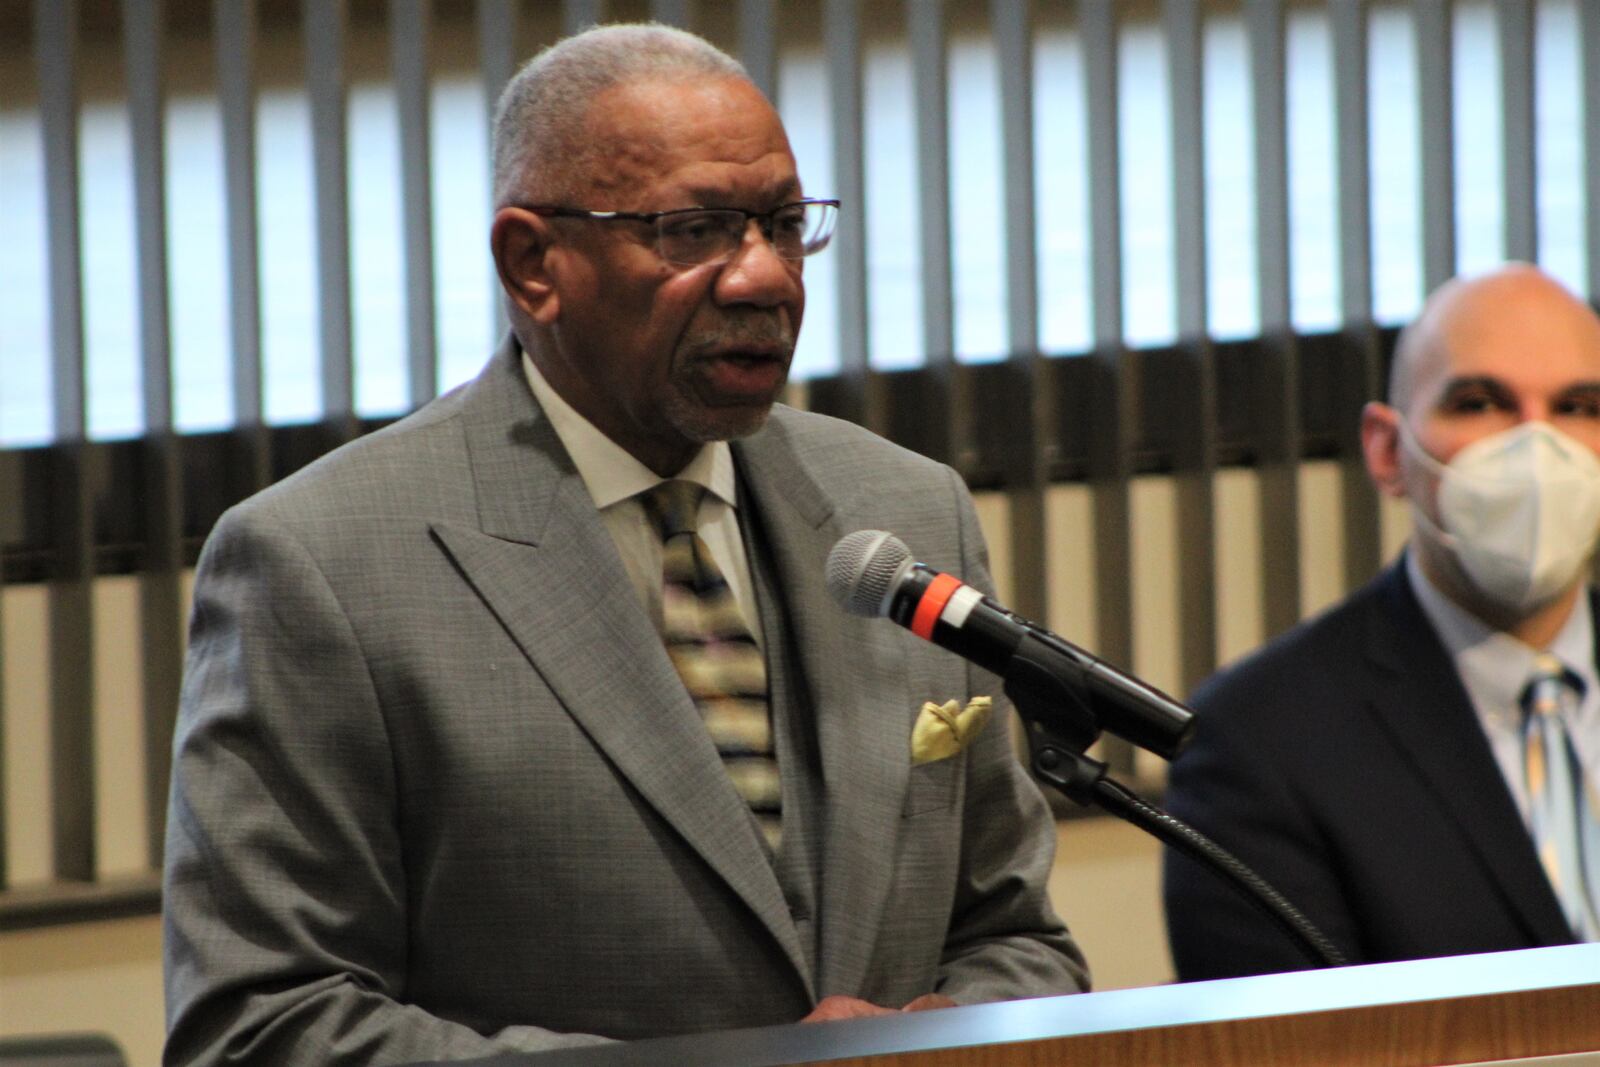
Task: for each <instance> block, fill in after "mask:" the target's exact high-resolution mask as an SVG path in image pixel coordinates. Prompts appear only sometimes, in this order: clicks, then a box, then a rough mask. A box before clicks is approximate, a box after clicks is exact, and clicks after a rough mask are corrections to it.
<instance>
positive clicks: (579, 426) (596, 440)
mask: <svg viewBox="0 0 1600 1067" xmlns="http://www.w3.org/2000/svg"><path fill="white" fill-rule="evenodd" d="M522 372H523V375H524V376H525V377H526V378H527V380H528V387H529V388H530V389H532V390H533V396H534V399H535V400H537V401H538V402H539V406H540V407H541V408H543V409H544V413H545V416H546V417H547V418H548V419H549V420H550V425H551V427H553V428H554V429H555V431H556V436H557V437H558V438H560V439H561V444H562V447H564V448H565V449H566V450H567V454H568V455H569V456H571V457H572V463H573V465H574V466H575V467H577V468H578V476H579V477H580V478H582V479H583V484H584V487H585V488H587V489H588V490H589V496H590V498H591V499H593V500H594V506H595V507H596V508H597V509H599V510H602V511H603V510H605V509H606V508H609V507H611V506H612V505H613V504H617V503H620V502H622V501H624V500H627V499H629V498H630V497H633V496H637V495H638V494H640V493H642V492H644V491H645V490H647V489H650V488H652V487H653V486H656V485H658V484H660V483H661V482H664V481H666V480H667V479H665V478H662V477H661V476H660V475H658V474H656V472H655V471H653V470H651V469H650V468H649V467H646V466H645V465H644V464H643V463H640V462H639V461H638V460H637V459H635V458H634V457H633V455H632V454H631V453H630V452H629V451H628V450H627V449H625V448H623V447H622V446H621V445H619V444H617V443H616V442H615V441H613V440H612V439H611V438H609V437H607V436H606V435H605V434H604V433H602V432H601V431H600V430H599V428H598V427H596V426H595V424H594V423H592V422H590V421H589V420H588V419H586V418H584V417H583V416H582V415H580V414H579V413H578V411H577V409H576V408H574V407H573V406H572V405H571V404H569V403H567V401H566V400H565V398H563V397H562V396H561V394H560V393H558V392H556V390H555V387H554V386H552V385H551V384H550V383H549V382H548V381H547V380H546V379H545V376H544V375H543V374H542V373H540V371H539V368H538V367H537V366H535V365H534V362H533V359H532V358H531V357H530V356H529V355H528V353H527V352H526V351H524V352H523V353H522ZM676 477H677V478H679V479H682V480H684V481H689V482H694V483H695V484H696V485H700V486H703V487H704V488H706V489H708V490H710V491H711V493H712V494H713V495H715V496H716V497H718V498H719V499H721V500H722V501H723V502H724V503H726V504H727V505H728V506H730V507H733V506H736V505H737V503H738V500H737V495H738V494H737V490H736V488H735V485H736V481H737V480H736V478H735V477H734V470H733V450H732V449H731V448H729V447H728V442H726V441H711V442H709V443H707V444H705V445H702V446H701V448H700V451H698V452H696V453H695V454H694V458H693V459H691V460H690V461H689V463H688V465H687V466H685V467H684V468H683V470H681V471H679V472H678V473H677V475H676Z"/></svg>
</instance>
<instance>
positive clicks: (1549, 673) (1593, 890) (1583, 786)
mask: <svg viewBox="0 0 1600 1067" xmlns="http://www.w3.org/2000/svg"><path fill="white" fill-rule="evenodd" d="M1582 688H1583V681H1582V680H1581V679H1580V678H1578V677H1577V675H1575V674H1573V673H1572V672H1571V671H1568V670H1567V669H1566V667H1565V666H1564V665H1563V664H1562V663H1561V661H1560V660H1559V659H1557V658H1556V657H1554V656H1552V655H1550V654H1549V653H1544V654H1542V655H1540V656H1539V657H1538V658H1537V659H1536V660H1535V661H1534V671H1533V676H1532V678H1531V679H1530V680H1529V682H1528V687H1527V689H1526V690H1525V691H1524V693H1523V698H1522V702H1523V710H1524V712H1525V718H1524V721H1523V732H1522V753H1523V773H1524V775H1525V781H1526V783H1527V786H1528V802H1529V806H1528V815H1529V823H1530V825H1529V829H1530V830H1531V832H1532V834H1533V843H1534V846H1535V847H1536V848H1537V849H1538V850H1539V861H1540V862H1541V863H1542V864H1543V865H1544V869H1545V874H1546V875H1547V876H1549V878H1550V885H1551V888H1553V889H1554V890H1555V892H1556V898H1557V899H1558V900H1560V901H1561V910H1562V911H1564V912H1565V913H1566V916H1567V921H1568V922H1569V923H1570V924H1571V925H1572V931H1573V933H1575V934H1576V935H1577V936H1578V937H1580V938H1582V939H1583V940H1585V941H1597V940H1600V799H1597V797H1596V793H1595V789H1594V784H1593V783H1592V782H1589V781H1587V780H1586V776H1585V775H1584V772H1583V764H1582V763H1581V762H1580V761H1579V760H1578V754H1577V751H1576V750H1575V749H1574V748H1573V746H1572V739H1571V737H1570V736H1568V734H1567V717H1568V716H1569V715H1571V714H1572V710H1573V708H1574V707H1575V705H1576V698H1577V697H1578V695H1579V694H1580V693H1581V691H1582Z"/></svg>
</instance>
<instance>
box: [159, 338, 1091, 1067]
mask: <svg viewBox="0 0 1600 1067" xmlns="http://www.w3.org/2000/svg"><path fill="white" fill-rule="evenodd" d="M734 451H735V457H736V462H737V465H738V470H739V475H740V483H741V493H742V494H743V495H744V497H743V501H742V505H741V508H740V511H741V521H742V522H744V523H745V524H746V529H747V532H748V534H749V535H750V536H749V537H748V540H749V541H750V542H751V543H752V544H754V545H759V546H760V549H759V550H758V551H753V552H752V562H753V564H754V568H753V569H754V572H755V576H756V584H757V589H758V592H759V596H760V600H761V604H762V613H763V620H764V625H765V629H766V632H767V634H768V635H769V640H768V642H767V645H768V649H769V651H768V659H769V664H770V674H771V684H772V688H773V700H774V709H775V720H776V722H777V727H778V735H777V744H778V752H779V758H780V761H781V765H782V766H783V768H784V790H785V793H784V818H785V823H784V826H785V829H784V840H785V843H784V848H783V851H782V854H781V857H780V859H779V862H778V863H777V865H776V869H775V866H774V864H773V863H772V862H771V861H769V859H768V858H767V856H766V854H765V853H764V852H763V850H762V848H761V845H760V843H759V841H758V838H757V832H756V830H755V829H754V825H753V822H752V820H751V819H750V818H749V815H748V812H747V811H746V809H745V808H744V805H743V804H742V803H741V802H740V801H739V799H738V797H737V794H736V793H735V792H734V790H733V787H732V785H731V783H730V781H729V779H728V777H727V775H726V773H725V771H724V770H723V768H722V766H721V763H720V761H719V760H718V757H717V755H716V752H715V750H714V748H713V746H712V744H711V742H710V740H709V738H708V736H707V734H706V732H705V730H704V728H703V726H702V725H701V723H700V721H699V718H698V715H697V713H696V711H695V708H694V706H693V704H692V703H691V701H690V700H689V698H688V695H687V693H686V692H685V691H684V688H683V685H682V683H681V682H680V681H679V680H678V678H677V675H676V674H675V673H674V671H673V668H672V665H671V663H670V661H669V660H668V658H667V656H666V653H665V651H664V649H663V647H662V644H661V641H660V639H659V637H658V636H657V634H656V633H655V631H654V629H653V628H652V627H651V624H650V623H649V621H648V620H647V618H646V616H645V612H644V610H643V609H642V607H641V606H640V604H639V602H638V599H637V597H636V596H635V594H634V592H633V590H632V588H631V586H630V585H629V584H628V581H627V578H626V576H625V574H624V571H623V568H622V565H621V562H620V560H619V559H618V558H617V555H616V551H615V548H614V547H613V545H612V542H611V540H610V538H609V536H608V535H607V534H606V532H605V530H604V528H603V526H602V524H601V522H600V519H599V516H598V514H597V512H596V511H595V508H594V506H593V504H592V502H591V501H590V499H589V497H588V494H587V492H586V490H585V488H584V486H583V483H582V481H581V479H580V478H579V477H578V475H577V473H576V471H575V470H574V468H573V466H572V463H571V461H570V459H569V458H568V456H567V455H566V453H565V452H564V450H563V449H562V447H561V446H560V444H559V442H558V440H557V438H556V436H555V434H554V432H553V430H552V429H551V428H550V426H549V424H548V422H547V421H546V420H545V419H544V417H543V415H542V413H541V412H540V410H539V408H538V406H537V404H536V403H535V401H534V400H533V397H532V395H531V393H530V391H529V390H528V388H527V386H526V383H525V382H524V381H523V380H522V378H521V373H520V368H519V366H518V363H517V357H516V351H515V348H514V346H510V345H508V346H507V347H506V348H505V349H502V351H501V352H500V353H499V354H498V355H497V356H496V357H495V359H494V360H493V361H492V362H491V363H490V365H489V366H488V367H487V368H486V369H485V371H484V373H483V374H482V375H481V376H480V377H479V378H478V379H477V380H476V381H474V382H471V383H469V384H468V385H466V386H464V387H462V388H461V389H458V390H456V391H455V392H453V393H451V394H449V395H447V396H445V397H442V398H440V399H439V400H438V401H436V402H434V403H432V404H430V405H428V406H427V407H426V408H424V409H423V410H422V411H420V412H418V413H417V414H415V415H413V416H411V417H409V418H407V419H405V420H402V421H401V422H400V423H397V424H396V425H394V426H393V427H390V428H388V429H386V430H384V431H381V432H379V433H376V434H372V435H370V436H368V437H366V438H364V439H362V440H360V441H357V442H355V443H354V444H352V445H350V446H347V447H346V448H343V449H340V450H339V451H338V452H337V453H335V454H333V455H331V456H329V457H326V458H325V459H323V460H321V461H319V462H318V463H316V464H313V465H312V466H310V467H308V468H306V469H305V470H304V471H302V472H300V473H299V474H297V475H295V476H294V477H292V478H289V479H287V480H286V481H284V482H282V483H280V484H279V485H277V486H274V487H273V488H271V489H269V490H267V491H266V492H264V493H262V494H259V495H258V496H257V497H255V498H253V499H251V500H249V501H247V502H245V503H244V504H241V505H239V506H238V507H237V508H235V509H233V510H232V511H230V512H229V513H228V514H227V515H226V516H224V517H223V519H222V521H221V522H219V523H218V525H217V527H216V530H215V531H214V533H213V534H212V536H211V538H210V540H209V542H208V543H207V546H206V549H205V551H204V553H203V556H202V559H201V562H200V567H199V572H198V575H197V579H196V587H195V597H194V615H193V621H192V632H191V643H190V650H189V661H188V666H187V670H186V674H185V680H184V690H183V702H182V709H181V713H180V719H179V726H178V731H177V737H176V742H175V759H174V771H173V790H172V801H171V810H170V816H169V821H168V838H167V856H166V860H167V871H166V901H165V916H166V982H167V1010H168V1027H169V1039H168V1045H167V1052H166V1057H167V1061H168V1062H169V1063H185V1064H188V1063H207V1064H209V1063H234V1062H254V1063H270V1064H275V1065H281V1064H301V1063H305V1064H312V1063H316V1064H321V1063H329V1062H338V1063H340V1064H369V1063H370V1064H379V1063H398V1062H405V1061H408V1060H419V1059H436V1058H448V1057H458V1058H464V1057H470V1056H481V1055H485V1054H489V1053H493V1052H496V1051H501V1050H507V1049H537V1048H548V1047H552V1046H558V1045H561V1044H567V1043H575V1042H580V1041H585V1040H588V1041H592V1040H596V1039H598V1038H597V1037H596V1036H594V1035H599V1036H600V1037H608V1038H636V1037H644V1036H653V1035H663V1034H674V1033H684V1032H692V1031H700V1030H710V1029H719V1028H727V1027H735V1026H752V1025H765V1024H772V1023H782V1022H790V1021H793V1020H795V1019H798V1018H799V1017H800V1016H802V1015H804V1014H805V1013H806V1012H807V1011H808V1010H809V1009H810V1008H811V1007H812V1006H813V1005H814V1004H815V1002H816V1001H817V1000H818V999H820V998H821V997H823V996H826V995H829V994H834V993H843V994H850V995H854V996H860V997H864V998H867V999H870V1000H873V1001H876V1002H879V1003H883V1004H888V1005H898V1004H901V1003H903V1002H905V1001H907V1000H909V999H911V998H912V997H915V996H917V995H919V994H921V993H925V992H929V991H931V990H935V989H937V990H939V991H942V992H945V993H947V994H949V995H950V996H952V997H955V998H956V999H957V1000H962V1001H979V1000H989V999H1000V998H1006V997H1016V996H1029V995H1041V994H1050V993H1058V992H1068V991H1072V990H1075V989H1078V988H1082V987H1083V986H1084V985H1085V984H1086V974H1085V971H1084V969H1083V965H1082V959H1081V957H1080V956H1079V954H1078V952H1077V949H1076V948H1075V946H1074V945H1073V942H1072V941H1071V939H1070V937H1069V936H1068V934H1067V933H1066V931H1065V929H1064V928H1063V927H1062V926H1061V924H1060V922H1059V920H1058V919H1057V918H1056V917H1055V915H1054V914H1053V913H1052V911H1051V909H1050V906H1049V904H1048V901H1047V899H1046V896H1045V880H1046V875H1047V872H1048V870H1049V867H1050V863H1051V857H1052V851H1053V845H1054V831H1053V826H1052V823H1051V821H1050V819H1049V816H1048V813H1047V810H1046V807H1045V805H1044V803H1043V800H1042V798H1041V797H1040V796H1039V793H1038V790H1037V789H1036V787H1035V786H1034V785H1033V784H1032V783H1031V782H1030V781H1029V780H1028V779H1027V778H1026V776H1025V775H1024V774H1023V773H1022V771H1021V769H1020V768H1019V766H1018V764H1017V762H1016V760H1015V759H1014V757H1013V753H1012V751H1011V748H1010V745H1009V742H1008V739H1007V736H1006V734H1005V731H1004V729H1003V727H1001V726H1000V725H999V724H1000V723H1001V722H1002V721H1003V720H1000V719H999V718H997V719H996V720H995V721H996V726H995V728H992V729H989V730H987V731H985V733H984V735H983V736H982V737H981V738H980V739H979V740H978V741H977V742H976V743H975V744H974V745H973V746H972V747H970V748H969V749H968V750H967V751H966V752H964V753H963V754H961V755H960V756H958V757H955V758H953V759H950V760H946V761H942V762H938V763H932V764H926V765H922V766H918V767H916V768H913V767H911V766H910V761H909V736H910V729H911V724H912V721H913V717H914V715H915V713H916V711H917V710H918V709H919V708H920V706H921V704H922V702H923V701H925V700H935V701H944V700H947V699H951V698H956V699H965V698H966V697H967V696H968V695H970V694H973V693H992V694H996V695H998V692H999V683H998V681H997V680H996V679H994V678H993V677H992V676H988V675H984V674H982V673H981V672H978V671H977V670H976V669H969V668H968V667H967V665H966V664H965V663H964V662H963V661H962V660H960V659H958V658H956V657H955V656H952V655H950V654H949V653H946V652H943V651H941V650H939V649H937V648H935V647H933V646H931V645H928V644H926V643H924V642H921V641H920V640H918V639H917V638H915V637H913V636H912V635H911V634H909V633H907V632H905V631H903V630H901V629H899V628H898V627H895V626H894V625H892V624H890V623H888V622H884V621H874V620H864V619H857V618H853V617H851V616H848V615H846V614H844V613H843V612H842V611H841V610H840V609H839V608H838V607H837V606H836V605H834V604H833V603H832V602H831V600H830V599H829V598H828V597H827V595H826V592H825V590H824V588H823V583H822V574H823V569H824V561H825V560H826V558H827V555H828V552H829V550H830V549H831V548H832V546H833V544H834V543H835V542H836V541H837V539H838V538H839V537H840V536H842V535H843V534H845V533H848V532H850V531H852V530H855V529H859V528H864V527H870V528H882V529H890V530H894V531H895V532H897V533H899V534H900V535H901V536H902V537H903V538H904V539H905V540H906V541H907V542H908V543H909V544H910V545H911V546H912V548H913V549H914V550H915V551H916V552H918V553H919V556H920V558H922V559H924V560H926V561H927V562H928V563H930V564H932V565H934V566H937V567H939V568H942V569H947V570H951V571H954V572H956V573H959V574H963V575H965V576H966V577H967V578H968V579H969V580H971V581H973V582H975V583H976V584H980V585H985V584H987V582H988V576H987V574H986V572H985V562H984V557H985V552H984V548H983V544H982V539H981V536H980V533H979V530H978V527H977V524H976V520H975V516H974V513H973V511H972V506H971V501H970V499H969V497H968V496H967V494H966V491H965V489H964V487H963V486H962V484H961V482H960V480H959V479H958V478H957V477H956V476H955V474H954V472H952V471H950V470H949V469H948V468H944V467H941V466H938V465H936V464H933V463H931V462H929V461H927V460H925V459H922V458H920V457H916V456H914V455H912V454H911V453H908V452H905V451H903V450H901V449H898V448H896V447H894V446H892V445H890V444H888V443H886V442H884V441H882V440H881V439H879V438H876V437H874V436H872V435H870V434H868V433H866V432H864V431H862V430H860V429H858V428H855V427H852V426H849V425H847V424H844V423H840V422H838V421H835V420H831V419H827V418H823V417H820V416H815V415H808V414H804V413H800V412H796V411H792V410H788V409H783V408H779V409H777V410H775V411H774V413H773V416H772V418H771V420H770V421H769V423H768V425H767V427H766V428H765V429H763V430H762V431H761V432H760V433H758V434H756V435H755V436H753V437H751V438H749V439H747V440H744V441H740V442H737V443H736V444H735V449H734ZM774 635H776V636H777V638H778V639H777V640H772V639H771V638H772V637H773V636H774Z"/></svg>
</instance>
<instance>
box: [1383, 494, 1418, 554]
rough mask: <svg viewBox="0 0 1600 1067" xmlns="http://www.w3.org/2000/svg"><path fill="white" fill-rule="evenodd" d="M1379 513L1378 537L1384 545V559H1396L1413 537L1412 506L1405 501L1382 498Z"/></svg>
mask: <svg viewBox="0 0 1600 1067" xmlns="http://www.w3.org/2000/svg"><path fill="white" fill-rule="evenodd" d="M1379 499H1380V501H1381V505H1382V506H1381V507H1380V509H1379V511H1378V523H1379V526H1378V531H1379V533H1378V536H1379V538H1380V540H1381V541H1382V544H1383V558H1384V559H1386V560H1391V559H1394V558H1395V557H1396V556H1398V555H1399V554H1400V550H1401V549H1402V548H1404V547H1405V543H1406V538H1408V537H1410V536H1411V505H1410V504H1408V503H1406V502H1405V501H1404V500H1394V499H1392V498H1390V497H1380V498H1379Z"/></svg>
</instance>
